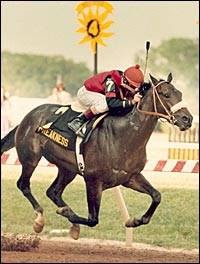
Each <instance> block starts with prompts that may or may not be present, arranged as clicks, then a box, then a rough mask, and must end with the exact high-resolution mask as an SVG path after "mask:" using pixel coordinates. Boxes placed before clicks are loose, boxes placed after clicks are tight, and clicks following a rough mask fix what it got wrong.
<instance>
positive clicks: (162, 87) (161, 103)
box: [150, 73, 193, 131]
mask: <svg viewBox="0 0 200 264" xmlns="http://www.w3.org/2000/svg"><path fill="white" fill-rule="evenodd" d="M150 78H151V82H152V89H153V101H154V111H155V112H156V114H157V116H160V117H164V118H166V119H167V121H168V122H170V123H173V124H174V125H176V126H178V127H179V129H180V130H181V131H184V130H186V129H188V128H190V127H191V125H192V120H193V117H192V115H191V114H190V112H189V111H188V109H187V108H186V106H185V105H184V104H183V101H182V93H181V92H180V91H179V90H177V89H176V88H175V87H174V86H173V85H172V84H171V81H172V74H171V73H170V74H169V75H168V77H167V81H164V80H157V79H156V78H155V77H153V76H152V75H150Z"/></svg>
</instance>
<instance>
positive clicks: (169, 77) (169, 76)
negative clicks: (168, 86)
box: [167, 72, 172, 83]
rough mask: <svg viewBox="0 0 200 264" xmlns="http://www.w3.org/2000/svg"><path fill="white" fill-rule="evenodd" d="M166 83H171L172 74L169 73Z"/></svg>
mask: <svg viewBox="0 0 200 264" xmlns="http://www.w3.org/2000/svg"><path fill="white" fill-rule="evenodd" d="M167 81H168V82H169V83H170V82H171V81H172V73H171V72H170V74H169V75H168V77H167Z"/></svg>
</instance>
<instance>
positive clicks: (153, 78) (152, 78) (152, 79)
mask: <svg viewBox="0 0 200 264" xmlns="http://www.w3.org/2000/svg"><path fill="white" fill-rule="evenodd" d="M149 76H150V79H151V81H152V83H153V85H156V84H157V83H158V80H157V79H156V78H155V77H153V76H152V75H151V74H150V73H149Z"/></svg>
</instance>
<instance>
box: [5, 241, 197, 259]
mask: <svg viewBox="0 0 200 264" xmlns="http://www.w3.org/2000/svg"><path fill="white" fill-rule="evenodd" d="M1 262H2V263H199V254H198V251H197V250H193V251H189V250H187V251H186V250H167V249H164V248H159V247H150V246H148V245H139V244H133V246H132V247H125V245H124V244H122V243H119V242H118V243H117V242H116V243H114V242H105V241H102V242H95V241H89V240H87V241H86V240H82V241H81V242H80V241H79V240H78V241H73V240H71V239H69V240H68V239H53V240H52V239H49V240H47V239H42V240H41V242H40V246H39V248H37V249H33V250H32V251H30V252H16V251H12V252H11V251H10V252H9V251H2V256H1Z"/></svg>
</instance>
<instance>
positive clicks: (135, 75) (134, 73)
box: [124, 64, 144, 88]
mask: <svg viewBox="0 0 200 264" xmlns="http://www.w3.org/2000/svg"><path fill="white" fill-rule="evenodd" d="M124 77H125V79H126V80H127V81H128V84H129V85H130V86H131V87H135V88H139V87H140V86H141V84H142V83H143V82H144V74H143V72H142V71H141V70H140V65H139V64H136V65H135V66H131V67H129V68H128V69H126V70H125V71H124Z"/></svg>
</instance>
